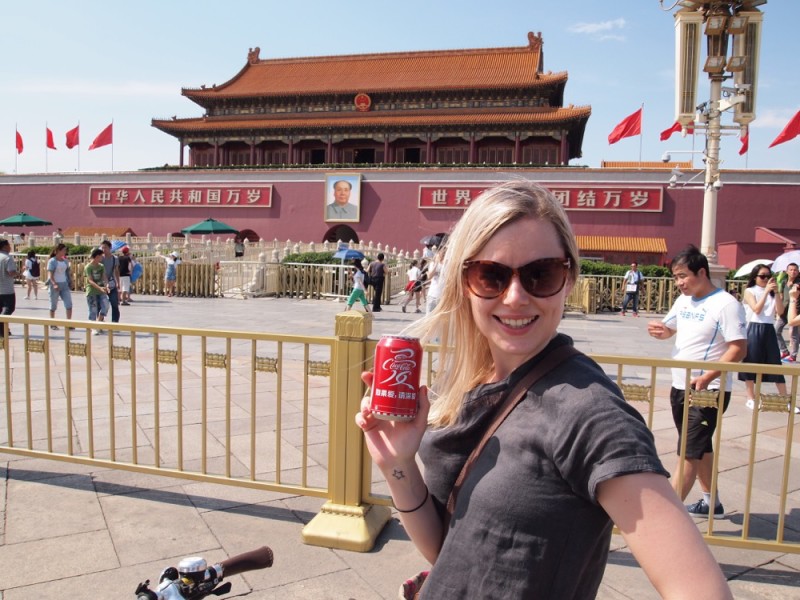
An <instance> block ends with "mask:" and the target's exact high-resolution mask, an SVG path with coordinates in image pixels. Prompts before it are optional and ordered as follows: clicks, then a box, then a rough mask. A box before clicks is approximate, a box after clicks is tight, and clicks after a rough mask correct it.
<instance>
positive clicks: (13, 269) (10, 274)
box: [0, 252, 17, 296]
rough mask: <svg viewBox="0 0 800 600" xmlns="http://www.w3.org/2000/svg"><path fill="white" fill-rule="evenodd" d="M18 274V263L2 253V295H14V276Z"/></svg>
mask: <svg viewBox="0 0 800 600" xmlns="http://www.w3.org/2000/svg"><path fill="white" fill-rule="evenodd" d="M16 273H17V263H16V262H15V261H14V259H13V258H12V257H11V256H9V255H8V254H6V253H5V252H0V294H2V295H4V296H7V295H9V294H13V293H14V275H15V274H16Z"/></svg>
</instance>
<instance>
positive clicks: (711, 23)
mask: <svg viewBox="0 0 800 600" xmlns="http://www.w3.org/2000/svg"><path fill="white" fill-rule="evenodd" d="M727 24H728V17H726V16H725V15H711V16H709V17H708V18H707V19H706V35H719V34H721V33H725V26H726V25H727Z"/></svg>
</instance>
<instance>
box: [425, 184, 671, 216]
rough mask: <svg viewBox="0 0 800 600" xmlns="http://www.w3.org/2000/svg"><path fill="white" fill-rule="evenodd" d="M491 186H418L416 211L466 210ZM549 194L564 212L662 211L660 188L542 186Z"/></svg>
mask: <svg viewBox="0 0 800 600" xmlns="http://www.w3.org/2000/svg"><path fill="white" fill-rule="evenodd" d="M492 185H494V184H487V185H483V186H475V185H421V186H419V208H434V209H435V208H457V209H458V208H461V209H463V208H467V206H469V203H470V202H472V200H473V199H475V198H477V197H478V195H479V194H480V193H481V192H483V191H484V190H485V189H487V188H490V187H492ZM542 185H544V187H546V188H547V189H549V190H550V191H551V192H553V195H555V197H556V198H558V201H559V202H560V203H561V206H563V207H564V208H565V209H566V210H595V211H615V212H662V211H663V210H664V188H661V187H655V186H641V185H639V186H636V185H598V184H590V185H575V184H569V185H562V184H542Z"/></svg>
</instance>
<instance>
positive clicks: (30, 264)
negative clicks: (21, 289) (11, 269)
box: [23, 250, 41, 300]
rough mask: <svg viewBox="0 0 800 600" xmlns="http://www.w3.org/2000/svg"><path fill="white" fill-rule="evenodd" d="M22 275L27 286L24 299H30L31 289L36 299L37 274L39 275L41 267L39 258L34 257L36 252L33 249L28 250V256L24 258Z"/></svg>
mask: <svg viewBox="0 0 800 600" xmlns="http://www.w3.org/2000/svg"><path fill="white" fill-rule="evenodd" d="M23 275H25V281H26V284H27V286H28V293H27V294H26V296H25V300H30V299H31V291H33V297H34V298H35V299H36V300H38V299H39V275H41V268H40V266H39V259H38V258H36V252H35V251H33V250H29V251H28V257H27V258H26V259H25V271H24V272H23Z"/></svg>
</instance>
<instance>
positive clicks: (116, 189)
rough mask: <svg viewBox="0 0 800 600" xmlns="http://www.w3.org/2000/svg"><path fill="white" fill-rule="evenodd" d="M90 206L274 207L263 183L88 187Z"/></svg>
mask: <svg viewBox="0 0 800 600" xmlns="http://www.w3.org/2000/svg"><path fill="white" fill-rule="evenodd" d="M89 206H92V207H103V206H114V207H119V206H173V207H174V206H194V207H197V206H225V207H228V208H232V207H236V206H239V207H254V206H257V207H261V208H270V207H271V206H272V186H271V185H264V184H261V183H259V184H252V185H250V184H247V183H245V184H242V185H192V186H175V185H161V186H131V187H127V186H126V187H123V186H116V185H112V186H102V187H91V188H89Z"/></svg>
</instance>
